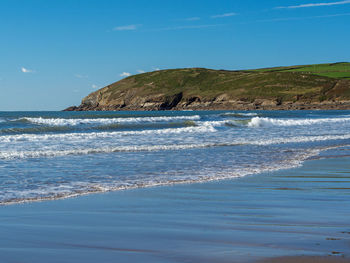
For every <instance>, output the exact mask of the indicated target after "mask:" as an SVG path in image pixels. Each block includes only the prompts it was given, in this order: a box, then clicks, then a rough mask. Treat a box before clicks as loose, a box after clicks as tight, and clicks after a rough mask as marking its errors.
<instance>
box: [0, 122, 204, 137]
mask: <svg viewBox="0 0 350 263" xmlns="http://www.w3.org/2000/svg"><path fill="white" fill-rule="evenodd" d="M194 126H197V124H196V122H195V121H191V120H187V121H182V122H168V123H159V122H158V123H157V122H155V123H112V124H105V125H98V126H92V127H76V126H34V127H26V128H4V129H0V134H5V135H6V134H43V133H54V132H72V131H76V132H79V131H80V132H84V131H85V132H87V131H97V130H98V131H108V130H125V129H161V128H163V129H165V128H182V127H194Z"/></svg>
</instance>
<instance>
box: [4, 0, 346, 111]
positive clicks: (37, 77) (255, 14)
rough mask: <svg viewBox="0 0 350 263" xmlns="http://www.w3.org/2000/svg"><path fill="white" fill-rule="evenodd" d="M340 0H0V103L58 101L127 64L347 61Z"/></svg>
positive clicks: (32, 105)
mask: <svg viewBox="0 0 350 263" xmlns="http://www.w3.org/2000/svg"><path fill="white" fill-rule="evenodd" d="M349 25H350V0H348V1H347V0H345V1H342V0H339V1H332V0H283V1H282V0H279V1H277V0H270V1H269V0H264V1H262V0H229V1H225V0H222V1H220V0H216V1H211V0H187V1H184V0H147V1H146V0H128V1H125V0H124V1H118V0H114V1H112V0H60V1H59V0H56V1H54V0H52V1H48V0H26V1H24V0H2V1H1V2H0V35H1V39H0V40H1V41H0V91H1V97H0V110H61V109H63V108H65V107H68V106H71V105H78V104H80V101H81V99H82V97H84V96H86V95H87V94H89V93H90V92H92V91H94V90H96V89H98V88H100V87H103V86H105V85H107V84H110V83H112V82H115V81H117V80H119V79H121V78H123V77H124V76H128V75H129V74H137V73H138V72H144V71H145V72H147V71H153V70H157V69H167V68H183V67H206V68H214V69H232V70H233V69H249V68H259V67H270V66H280V65H297V64H310V63H325V62H338V61H350V48H349V43H350V34H349Z"/></svg>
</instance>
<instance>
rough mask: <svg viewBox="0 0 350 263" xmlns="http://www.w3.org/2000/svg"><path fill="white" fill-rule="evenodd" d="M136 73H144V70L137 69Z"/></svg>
mask: <svg viewBox="0 0 350 263" xmlns="http://www.w3.org/2000/svg"><path fill="white" fill-rule="evenodd" d="M137 73H140V74H142V73H145V71H144V70H142V69H139V70H137Z"/></svg>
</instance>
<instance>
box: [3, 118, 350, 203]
mask: <svg viewBox="0 0 350 263" xmlns="http://www.w3.org/2000/svg"><path fill="white" fill-rule="evenodd" d="M349 146H350V111H249V112H246V111H244V112H243V111H153V112H137V111H132V112H130V111H125V112H0V204H1V205H10V204H15V203H25V202H34V201H43V200H55V199H61V198H71V197H76V196H80V195H87V194H97V193H102V192H109V191H119V190H128V189H134V188H145V187H156V186H157V187H162V186H165V185H173V184H187V183H198V182H208V181H213V180H231V179H232V180H235V178H239V177H244V176H263V175H262V174H264V173H266V172H270V171H277V170H282V169H290V168H295V167H298V166H302V165H303V163H304V162H305V161H306V160H310V159H315V158H316V159H317V158H323V157H325V156H326V155H327V156H328V155H331V156H332V157H336V156H349V155H350V147H349ZM330 169H331V168H330Z"/></svg>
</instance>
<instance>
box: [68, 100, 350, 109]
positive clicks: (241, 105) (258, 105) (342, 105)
mask: <svg viewBox="0 0 350 263" xmlns="http://www.w3.org/2000/svg"><path fill="white" fill-rule="evenodd" d="M265 103H266V104H264V103H262V102H261V101H259V102H252V103H247V102H244V101H238V102H235V103H232V102H226V103H225V102H224V103H213V102H206V103H203V104H197V105H189V106H188V107H187V106H186V107H178V106H174V107H172V108H170V109H162V108H161V104H159V105H158V104H157V105H153V106H152V107H149V106H142V105H140V106H136V107H134V106H127V107H119V106H113V105H110V106H106V105H105V106H90V105H84V104H81V105H80V106H71V107H68V108H66V109H64V110H63V111H188V110H193V111H220V110H224V111H226V110H232V111H255V110H257V111H264V110H266V111H287V110H298V111H299V110H350V101H343V102H334V101H326V102H322V103H306V102H305V103H294V102H286V103H283V104H280V105H274V103H273V101H267V102H266V101H265Z"/></svg>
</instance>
